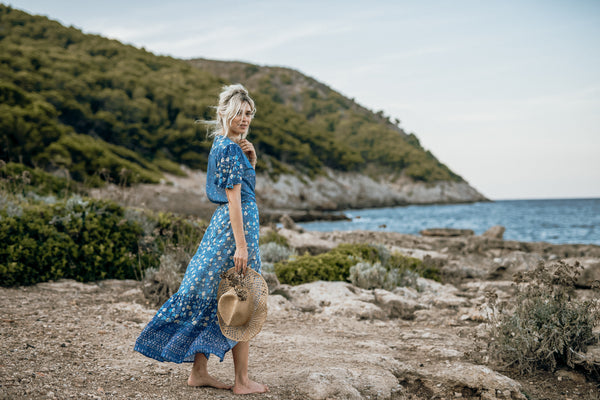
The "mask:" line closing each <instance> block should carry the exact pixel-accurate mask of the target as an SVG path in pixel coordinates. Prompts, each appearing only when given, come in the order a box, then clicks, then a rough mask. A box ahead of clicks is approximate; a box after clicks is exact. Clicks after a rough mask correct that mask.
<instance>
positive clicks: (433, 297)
mask: <svg viewBox="0 0 600 400" xmlns="http://www.w3.org/2000/svg"><path fill="white" fill-rule="evenodd" d="M292 228H293V226H292ZM261 229H262V230H263V233H266V232H265V230H268V229H272V228H268V227H263V228H261ZM500 231H501V229H498V228H495V229H493V230H490V231H488V233H487V234H484V235H481V236H476V235H471V234H468V233H467V234H461V235H457V232H445V233H444V232H439V231H438V232H435V231H434V232H429V235H428V236H416V235H404V234H398V233H390V232H370V231H350V232H299V231H297V230H294V229H286V228H282V229H279V230H278V232H279V234H281V235H283V236H285V237H286V238H287V239H288V241H289V243H290V245H291V246H292V247H293V248H294V249H295V250H296V252H298V253H299V254H302V253H304V252H306V251H309V252H312V253H318V252H323V251H326V250H327V249H329V248H332V247H334V246H336V245H337V244H339V243H381V244H384V245H386V246H387V247H388V248H389V249H390V250H392V251H400V252H402V253H404V254H406V255H411V256H413V257H417V258H420V259H422V260H426V262H428V263H432V264H434V265H436V266H437V267H438V268H439V269H440V271H441V272H442V275H443V278H444V283H443V284H442V283H438V282H435V281H431V280H427V279H423V278H418V280H417V285H416V287H398V288H396V289H394V290H393V291H386V290H383V289H375V290H365V289H360V288H358V287H355V286H353V285H351V284H350V283H347V282H312V283H308V284H303V285H299V286H287V285H278V284H277V283H276V282H275V283H272V284H271V290H272V292H271V295H270V296H269V316H268V319H267V322H266V324H265V326H264V328H263V330H262V332H261V333H260V334H259V335H258V336H257V337H256V338H255V339H254V340H253V341H252V343H251V363H250V368H251V376H252V378H254V379H256V380H259V381H261V382H265V383H267V384H268V385H269V387H270V389H271V392H270V393H269V394H267V395H261V396H258V395H253V396H249V398H261V399H262V398H268V399H292V400H299V399H303V400H304V399H315V400H317V399H320V400H325V399H356V400H359V399H442V398H443V399H452V398H465V399H529V400H540V399H550V400H555V399H556V400H558V399H566V398H570V399H583V400H587V399H590V400H591V399H597V393H598V384H599V383H598V382H594V381H590V380H588V378H586V376H585V375H583V374H581V373H580V372H577V371H574V370H562V369H559V370H557V371H554V372H548V371H538V372H537V373H536V374H534V375H532V376H519V375H516V374H514V373H511V371H510V370H504V369H501V368H499V367H498V366H494V365H491V364H487V363H486V362H485V359H486V357H487V354H486V350H485V346H483V347H480V346H481V345H482V340H484V339H485V337H486V336H485V332H486V329H487V328H488V325H487V322H488V317H489V309H487V308H486V301H485V299H486V293H488V292H489V291H493V292H495V293H496V294H497V295H498V296H499V298H500V299H509V298H510V297H511V296H512V295H513V291H514V287H513V285H512V277H513V275H514V274H515V273H517V272H519V271H525V270H528V269H531V268H533V267H534V266H535V265H536V264H537V263H538V262H539V261H545V262H551V261H552V260H558V259H562V260H565V261H567V262H574V261H579V262H581V263H582V265H583V266H584V270H583V273H582V275H581V276H580V280H579V282H578V288H579V289H578V290H577V293H576V294H575V295H576V296H578V297H581V298H594V296H596V294H594V292H593V291H592V290H590V287H591V286H592V284H593V282H594V281H595V280H597V279H599V278H600V246H593V245H571V244H569V245H553V244H549V243H526V242H515V241H505V240H502V239H501V233H500ZM596 298H597V296H596ZM0 309H1V310H2V316H1V318H0V336H1V337H2V341H1V343H0V357H1V359H2V360H3V361H2V363H1V364H0V394H1V396H0V398H7V399H8V398H11V399H12V398H49V399H55V398H99V399H104V398H119V399H121V398H122V399H131V398H143V399H197V398H216V399H235V398H237V397H236V396H235V395H233V394H232V393H231V392H228V391H222V390H216V389H209V388H199V389H192V388H188V387H186V386H185V381H186V379H187V374H188V371H189V365H176V364H168V363H159V362H155V361H152V360H150V359H147V358H145V357H143V356H141V355H139V354H137V353H135V352H133V349H132V347H133V342H134V340H135V338H136V337H137V335H138V334H139V332H140V331H141V329H142V328H143V327H144V325H145V324H146V323H147V322H148V321H149V320H150V318H152V316H153V315H154V313H155V307H153V306H152V305H151V304H150V303H149V302H148V300H147V299H145V298H144V296H143V291H142V287H141V283H140V282H136V281H114V280H108V281H100V282H96V283H88V284H82V283H77V282H74V281H60V282H49V283H43V284H38V285H35V286H31V287H21V288H0ZM483 344H485V343H483ZM588 356H589V357H596V360H597V361H598V363H600V347H599V346H595V347H591V348H588ZM599 365H600V364H599ZM210 369H211V371H213V373H214V375H215V376H216V377H217V378H218V379H221V380H223V381H225V382H229V383H231V378H232V376H233V365H232V361H231V358H230V357H229V356H228V357H226V359H225V361H224V362H223V363H219V362H218V361H217V360H214V359H211V360H210Z"/></svg>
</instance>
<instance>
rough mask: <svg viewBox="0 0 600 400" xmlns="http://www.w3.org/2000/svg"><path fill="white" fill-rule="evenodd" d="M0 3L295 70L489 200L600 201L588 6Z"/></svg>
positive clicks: (596, 42)
mask: <svg viewBox="0 0 600 400" xmlns="http://www.w3.org/2000/svg"><path fill="white" fill-rule="evenodd" d="M4 3H5V4H10V5H12V6H13V7H16V8H20V9H24V10H26V11H28V12H31V13H34V14H42V15H47V16H49V17H50V18H52V19H56V20H59V21H60V22H62V23H63V24H66V25H73V26H76V27H78V28H81V29H83V31H84V32H86V33H98V34H101V35H103V36H108V37H111V38H115V39H118V40H120V41H122V42H125V43H129V44H133V45H136V46H138V47H141V46H143V47H145V48H146V49H147V50H149V51H153V52H155V53H158V54H167V55H172V56H174V57H180V58H194V57H203V58H210V59H220V60H239V61H246V62H251V63H255V64H260V65H276V66H285V67H291V68H294V69H297V70H299V71H301V72H303V73H305V74H307V75H309V76H311V77H313V78H315V79H317V80H319V81H321V82H323V83H325V84H327V85H329V86H330V87H331V88H333V89H334V90H337V91H339V92H341V93H342V94H344V95H346V96H348V97H353V98H355V100H356V101H357V102H358V103H360V104H362V105H364V106H366V107H368V108H370V109H372V110H374V111H377V110H384V112H385V114H387V115H390V116H391V117H392V119H394V118H398V119H400V120H401V121H402V123H401V126H402V127H403V128H404V129H405V130H406V131H407V132H414V133H415V134H416V135H417V136H418V137H419V139H420V140H421V144H422V145H423V146H424V147H425V148H426V149H429V150H431V151H432V152H433V154H435V155H436V156H437V157H438V159H440V160H441V161H442V162H444V163H445V164H447V165H448V166H449V167H450V168H451V169H452V170H454V171H455V172H457V173H458V174H460V175H462V176H463V178H465V179H466V180H467V181H468V182H469V183H471V184H472V185H473V186H474V187H475V188H477V189H478V190H479V191H480V192H482V193H483V194H484V195H486V196H488V197H490V198H492V199H515V198H555V197H562V198H566V197H600V154H599V153H600V1H599V0H587V1H584V0H564V1H553V0H539V1H531V0H497V1H479V0H476V1H463V0H454V1H428V0H422V1H418V0H414V1H354V0H345V1H323V0H321V1H312V0H308V1H306V0H304V1H295V2H289V1H281V0H280V1H276V0H267V1H198V0H194V1H192V0H187V1H186V0H175V1H154V0H144V1H113V0H103V1H82V0H77V1H75V0H74V1H61V0H53V1H47V0H31V1H27V0H21V1H14V0H13V1H6V2H4ZM242 83H243V82H242ZM258 106H259V107H260V105H258Z"/></svg>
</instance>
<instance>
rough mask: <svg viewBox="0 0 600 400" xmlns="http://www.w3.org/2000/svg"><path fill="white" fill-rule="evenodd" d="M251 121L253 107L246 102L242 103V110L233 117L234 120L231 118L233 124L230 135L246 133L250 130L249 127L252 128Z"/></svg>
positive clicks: (230, 127)
mask: <svg viewBox="0 0 600 400" xmlns="http://www.w3.org/2000/svg"><path fill="white" fill-rule="evenodd" d="M251 121H252V108H251V107H250V104H248V103H246V102H244V103H242V108H240V111H239V112H238V113H237V115H236V116H235V117H233V120H231V125H230V126H229V135H230V136H241V135H245V134H246V133H247V132H248V128H250V122H251Z"/></svg>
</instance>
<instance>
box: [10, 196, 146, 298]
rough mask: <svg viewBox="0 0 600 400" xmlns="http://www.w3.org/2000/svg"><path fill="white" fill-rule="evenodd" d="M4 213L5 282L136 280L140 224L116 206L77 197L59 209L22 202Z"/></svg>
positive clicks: (58, 207)
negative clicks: (17, 212)
mask: <svg viewBox="0 0 600 400" xmlns="http://www.w3.org/2000/svg"><path fill="white" fill-rule="evenodd" d="M20 207H21V209H22V213H21V214H20V215H9V213H7V211H6V210H5V209H3V210H0V218H2V224H0V242H1V243H2V244H3V246H2V247H0V282H2V283H1V284H2V285H3V286H12V285H30V284H34V283H37V282H43V281H47V280H51V279H60V278H71V279H76V280H78V281H83V282H85V281H93V280H98V279H105V278H117V279H127V278H135V277H136V265H137V259H136V257H135V255H136V254H137V250H138V247H137V242H138V237H139V235H140V234H141V229H140V228H139V226H137V225H135V224H132V223H129V222H128V221H126V220H124V219H123V209H122V208H121V207H119V206H118V205H116V204H114V203H109V202H105V201H99V200H91V199H87V200H83V199H82V198H81V197H79V196H72V197H71V198H69V199H68V200H67V201H63V202H59V203H57V204H54V205H47V204H34V203H26V202H22V203H21V204H20Z"/></svg>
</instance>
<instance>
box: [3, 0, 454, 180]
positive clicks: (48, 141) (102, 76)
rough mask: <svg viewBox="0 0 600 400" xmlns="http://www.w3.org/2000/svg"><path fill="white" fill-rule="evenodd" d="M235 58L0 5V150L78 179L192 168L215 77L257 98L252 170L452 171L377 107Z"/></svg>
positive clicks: (199, 154) (203, 145)
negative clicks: (215, 60)
mask: <svg viewBox="0 0 600 400" xmlns="http://www.w3.org/2000/svg"><path fill="white" fill-rule="evenodd" d="M231 65H232V68H234V67H235V68H237V66H238V64H236V63H232V64H231ZM240 68H243V71H244V75H243V76H239V77H237V76H236V77H234V76H226V74H225V73H222V74H217V73H216V72H215V71H213V70H211V69H209V68H208V67H203V66H202V65H198V63H194V62H193V61H184V60H177V59H174V58H171V57H164V56H156V55H154V54H152V53H150V52H148V51H146V50H145V49H143V48H142V49H138V48H135V47H133V46H129V45H124V44H121V43H119V42H118V41H115V40H110V39H106V38H103V37H100V36H98V35H90V34H84V33H82V32H81V31H80V30H78V29H76V28H74V27H65V26H62V25H61V24H59V23H58V22H55V21H52V20H50V19H48V18H46V17H41V16H32V15H29V14H27V13H25V12H22V11H20V10H17V9H13V8H11V7H10V6H5V5H0V132H1V135H2V138H1V140H2V148H1V149H0V159H2V160H4V161H5V162H15V163H22V164H24V165H26V166H29V167H33V166H38V167H40V168H42V169H44V170H46V171H52V172H56V171H58V172H60V173H61V174H66V173H68V174H69V175H70V177H71V178H72V179H74V180H76V181H78V182H84V183H86V185H89V186H99V185H102V184H103V183H104V182H106V181H112V182H126V183H127V184H135V183H138V182H148V183H157V182H159V180H160V179H161V178H162V177H163V173H165V172H168V173H173V174H182V172H181V170H180V168H179V166H180V165H186V166H188V167H190V168H194V169H203V168H205V165H206V161H207V156H208V151H209V148H210V141H209V140H207V138H206V131H207V127H206V126H203V125H202V124H197V123H195V121H196V120H209V119H213V118H214V110H213V108H211V106H212V105H214V104H215V101H216V98H217V95H218V93H219V91H220V88H221V87H222V86H223V85H225V84H227V83H230V82H233V81H237V80H239V81H242V82H246V81H247V82H248V86H250V88H251V89H252V92H253V93H252V94H253V96H254V97H255V98H256V102H257V104H258V113H257V115H256V119H255V121H254V122H253V126H252V132H251V139H252V141H253V142H254V143H255V145H256V147H257V151H258V152H259V153H260V154H261V157H260V158H259V165H258V169H259V170H260V171H262V172H264V173H268V174H270V175H271V176H272V177H277V176H278V175H279V174H281V173H302V174H305V175H308V176H315V175H318V174H321V173H322V172H323V168H325V167H329V168H332V169H335V170H339V171H360V172H363V173H368V174H372V175H377V174H382V173H385V174H392V175H394V176H407V177H409V178H411V179H414V180H419V181H424V182H434V181H440V180H442V181H444V180H445V181H462V179H461V178H460V177H459V176H457V175H456V174H454V173H453V172H452V171H450V169H448V168H447V167H446V166H445V165H443V164H441V163H440V162H439V161H438V160H437V159H436V158H435V157H434V156H433V155H432V154H431V153H430V152H428V151H426V150H424V149H423V148H422V147H421V146H420V144H419V141H418V139H417V138H416V137H415V136H414V135H412V134H406V133H404V131H402V130H401V129H400V128H398V127H397V126H395V125H394V124H392V123H391V122H390V121H389V118H388V117H385V116H383V114H382V113H373V112H371V111H369V110H366V109H364V108H362V107H360V106H359V105H357V104H356V103H355V102H354V101H353V100H350V99H347V98H345V97H343V96H342V95H340V94H339V93H336V92H334V91H333V90H331V89H329V88H326V87H325V86H324V85H322V84H318V82H316V81H314V80H311V79H310V78H307V77H304V76H303V75H301V74H300V73H298V72H296V71H293V70H286V69H281V70H272V69H269V68H268V67H259V66H255V65H250V64H244V65H242V66H241V67H240ZM223 71H226V69H224V70H223ZM234 78H235V79H234ZM255 82H256V84H255ZM323 88H326V89H323Z"/></svg>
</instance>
